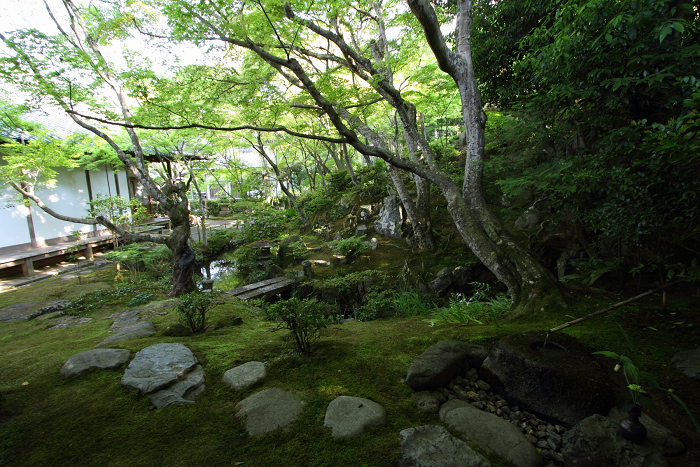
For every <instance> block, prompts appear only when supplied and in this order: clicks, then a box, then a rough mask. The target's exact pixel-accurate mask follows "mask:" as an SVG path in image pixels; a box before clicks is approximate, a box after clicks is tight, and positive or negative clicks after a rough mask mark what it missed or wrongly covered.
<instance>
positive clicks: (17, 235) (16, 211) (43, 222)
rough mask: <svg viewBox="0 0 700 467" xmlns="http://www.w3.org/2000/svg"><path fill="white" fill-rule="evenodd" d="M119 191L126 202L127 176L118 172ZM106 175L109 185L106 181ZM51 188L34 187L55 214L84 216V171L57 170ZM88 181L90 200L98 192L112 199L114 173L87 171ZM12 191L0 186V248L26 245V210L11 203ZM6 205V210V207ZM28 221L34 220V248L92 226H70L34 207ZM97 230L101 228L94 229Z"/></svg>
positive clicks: (86, 206) (87, 198)
mask: <svg viewBox="0 0 700 467" xmlns="http://www.w3.org/2000/svg"><path fill="white" fill-rule="evenodd" d="M117 174H118V177H119V189H120V190H119V191H120V194H121V196H122V197H123V198H125V199H129V190H128V187H127V177H126V173H125V172H124V171H119V172H118V173H117ZM107 176H109V183H108V181H107ZM56 181H57V183H56V187H55V188H38V189H37V190H36V194H37V196H39V197H40V198H41V199H42V200H43V201H44V203H46V205H47V206H49V207H50V208H51V209H53V210H54V211H56V212H58V213H59V214H63V215H66V216H70V217H85V216H86V215H87V209H88V204H89V203H88V200H89V195H88V189H87V181H86V179H85V170H84V169H80V168H78V169H74V170H70V171H69V170H66V169H57V176H56ZM90 182H91V185H92V194H93V197H95V196H97V194H98V193H100V194H102V196H103V197H104V196H109V195H110V192H111V195H112V196H116V194H117V191H116V185H115V182H114V172H113V171H112V170H111V169H108V175H106V174H105V171H104V169H102V170H95V171H90ZM14 193H15V192H14V190H13V189H12V188H9V187H4V188H3V189H2V191H0V195H1V196H0V248H3V247H10V246H14V245H21V244H27V243H30V241H31V239H30V236H29V227H28V226H27V220H26V217H25V213H26V208H24V206H22V204H21V202H20V203H18V202H16V201H15V200H16V199H17V197H16V196H15V194H14ZM8 206H9V207H8ZM31 210H32V219H33V221H34V232H35V235H36V240H37V244H38V246H43V242H44V241H46V240H49V239H54V238H57V237H67V236H69V235H70V233H71V232H73V231H81V232H85V233H88V232H91V231H92V230H93V226H91V225H86V224H78V223H70V222H65V221H61V220H58V219H56V218H54V217H52V216H50V215H48V214H46V213H45V212H44V211H42V210H41V209H40V208H39V207H37V206H32V208H31ZM98 228H99V229H103V227H101V226H98Z"/></svg>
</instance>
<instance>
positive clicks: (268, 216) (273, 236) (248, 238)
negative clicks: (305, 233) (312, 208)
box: [232, 208, 295, 243]
mask: <svg viewBox="0 0 700 467" xmlns="http://www.w3.org/2000/svg"><path fill="white" fill-rule="evenodd" d="M294 216H295V214H294V212H293V211H291V210H278V209H269V208H267V209H253V210H250V211H246V212H245V213H243V214H242V215H241V216H239V219H241V221H242V222H241V223H240V224H237V225H236V226H234V227H232V230H234V231H235V232H236V235H237V239H238V240H240V241H241V242H243V243H252V242H255V241H258V240H268V241H277V240H278V239H279V238H280V236H281V235H282V234H284V233H285V232H286V231H287V230H288V223H289V221H291V220H292V219H293V218H294Z"/></svg>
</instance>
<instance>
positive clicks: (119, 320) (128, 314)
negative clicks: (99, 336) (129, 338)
mask: <svg viewBox="0 0 700 467" xmlns="http://www.w3.org/2000/svg"><path fill="white" fill-rule="evenodd" d="M112 317H113V319H114V322H113V323H112V326H110V328H109V330H108V331H107V332H119V331H120V330H121V329H122V328H123V327H125V326H131V325H132V324H136V323H138V322H139V310H125V311H122V312H120V313H115V314H114V315H112V316H110V318H112Z"/></svg>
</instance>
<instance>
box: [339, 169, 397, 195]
mask: <svg viewBox="0 0 700 467" xmlns="http://www.w3.org/2000/svg"><path fill="white" fill-rule="evenodd" d="M355 176H356V177H357V178H358V180H359V182H360V184H359V185H358V186H353V187H352V188H351V189H350V190H349V192H350V193H351V194H352V195H354V196H355V197H365V196H369V197H372V198H374V197H384V196H386V195H387V194H388V188H389V187H390V186H392V185H391V181H390V180H389V175H388V174H387V171H386V164H385V163H384V161H381V160H377V161H376V162H375V163H374V164H372V165H363V166H362V167H360V168H359V169H357V170H356V171H355Z"/></svg>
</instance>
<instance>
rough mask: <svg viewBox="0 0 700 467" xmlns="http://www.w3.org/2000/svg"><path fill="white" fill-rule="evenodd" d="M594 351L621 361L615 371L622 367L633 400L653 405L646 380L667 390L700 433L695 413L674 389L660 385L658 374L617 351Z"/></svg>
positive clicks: (654, 386)
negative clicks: (653, 373) (648, 395)
mask: <svg viewBox="0 0 700 467" xmlns="http://www.w3.org/2000/svg"><path fill="white" fill-rule="evenodd" d="M593 353H594V354H598V355H603V356H605V357H609V358H612V359H615V360H618V361H619V362H620V363H618V364H617V365H615V371H619V369H620V368H622V372H623V374H624V376H625V382H626V383H627V389H628V390H629V393H630V396H631V397H632V402H633V403H634V404H637V403H639V404H642V405H644V406H647V407H653V404H652V402H651V400H650V399H649V398H648V397H647V396H646V394H647V391H646V390H645V389H644V387H643V386H642V385H643V384H644V383H645V382H646V383H647V384H649V385H650V386H651V387H653V388H656V389H660V390H662V391H665V392H666V393H667V394H668V395H669V396H671V398H672V399H673V400H675V401H676V402H677V403H678V404H679V405H680V406H681V407H682V408H683V410H684V411H685V413H686V414H688V416H689V417H690V420H691V421H692V422H693V425H694V426H695V429H696V430H697V431H698V433H700V425H699V424H698V421H697V420H696V419H695V417H694V416H693V413H692V412H691V411H690V410H689V409H688V406H686V405H685V403H684V402H683V401H682V400H681V398H680V397H678V396H677V395H676V394H675V393H674V392H673V389H671V388H668V389H665V388H662V387H661V386H660V385H659V382H658V381H657V380H656V376H654V375H652V374H651V373H649V372H646V371H643V370H642V369H641V367H642V365H641V364H637V363H635V362H633V361H632V359H630V358H629V357H627V356H625V355H619V354H617V353H615V352H611V351H607V350H601V351H599V352H593Z"/></svg>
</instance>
